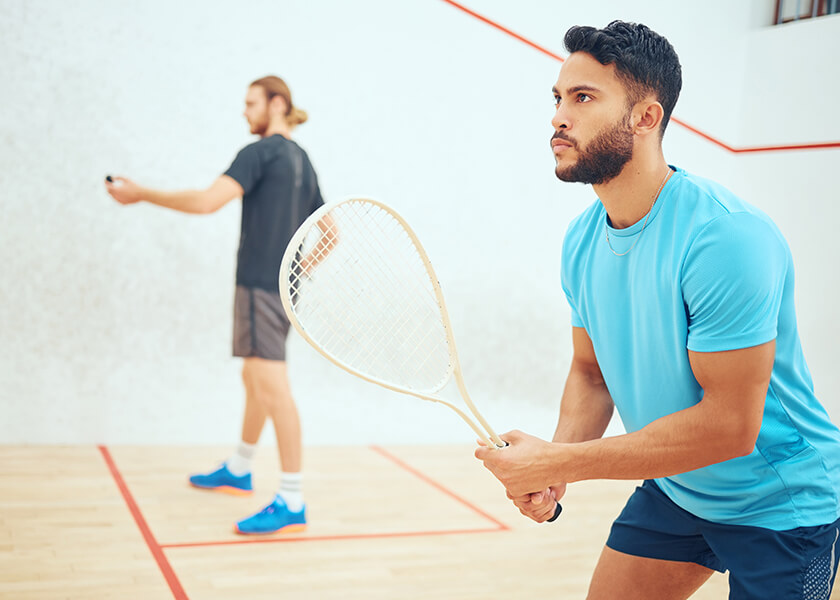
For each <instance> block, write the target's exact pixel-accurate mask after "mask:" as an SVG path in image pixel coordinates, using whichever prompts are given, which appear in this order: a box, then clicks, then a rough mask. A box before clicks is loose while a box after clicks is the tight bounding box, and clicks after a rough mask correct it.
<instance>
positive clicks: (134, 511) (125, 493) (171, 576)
mask: <svg viewBox="0 0 840 600" xmlns="http://www.w3.org/2000/svg"><path fill="white" fill-rule="evenodd" d="M98 448H99V452H101V453H102V458H104V459H105V464H106V465H108V470H109V471H111V476H112V477H113V478H114V482H115V483H116V484H117V488H118V489H119V490H120V493H121V494H122V497H123V500H125V503H126V506H128V510H129V512H130V513H131V516H132V517H134V522H135V523H137V528H138V529H139V530H140V533H141V534H142V535H143V539H144V540H146V545H147V546H148V547H149V551H150V552H151V553H152V556H153V557H154V559H155V562H157V565H158V568H159V569H160V572H161V573H162V574H163V578H164V579H166V583H167V584H169V589H170V590H172V595H173V596H174V597H175V600H188V598H187V594H186V593H185V592H184V588H182V587H181V582H180V581H178V577H177V575H175V571H174V570H173V569H172V566H171V565H170V564H169V561H168V560H167V559H166V556H165V555H164V554H163V548H162V546H161V545H160V544H158V542H157V540H156V539H155V536H154V535H153V534H152V530H151V529H149V525H148V524H147V523H146V519H145V518H143V513H142V512H140V507H138V506H137V502H135V501H134V496H132V495H131V491H129V489H128V486H127V485H126V484H125V480H124V479H123V477H122V475H121V474H120V471H119V469H117V465H116V463H115V462H114V459H113V458H112V457H111V453H110V452H109V451H108V448H106V447H105V446H98Z"/></svg>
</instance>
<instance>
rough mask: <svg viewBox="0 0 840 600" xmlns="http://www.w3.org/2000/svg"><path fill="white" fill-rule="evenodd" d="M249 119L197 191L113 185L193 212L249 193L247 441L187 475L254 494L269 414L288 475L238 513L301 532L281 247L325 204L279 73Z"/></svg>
mask: <svg viewBox="0 0 840 600" xmlns="http://www.w3.org/2000/svg"><path fill="white" fill-rule="evenodd" d="M244 115H245V118H246V119H247V120H248V124H249V125H250V127H251V133H253V134H256V135H259V136H260V140H259V141H257V142H254V143H253V144H250V145H248V146H246V147H245V148H243V149H242V150H241V151H240V152H239V154H238V155H237V156H236V159H235V160H234V161H233V164H231V165H230V167H229V168H228V170H227V171H225V173H224V174H223V175H221V176H220V177H219V178H218V179H216V181H215V182H213V184H212V185H211V186H210V187H209V188H207V189H205V190H200V191H180V192H164V191H159V190H153V189H149V188H145V187H141V186H139V185H137V184H135V183H134V182H132V181H131V180H129V179H127V178H124V177H114V178H109V181H106V184H105V186H106V189H107V190H108V193H109V194H111V196H113V197H114V199H115V200H117V201H118V202H120V203H121V204H133V203H136V202H140V201H146V202H151V203H152V204H157V205H158V206H163V207H166V208H171V209H174V210H178V211H181V212H186V213H201V214H206V213H211V212H214V211H216V210H218V209H219V208H221V207H222V206H224V205H225V204H226V203H227V202H229V201H231V200H233V199H234V198H238V197H240V196H241V197H242V229H241V237H240V241H239V252H238V260H237V269H236V296H235V303H234V304H235V308H234V313H235V314H234V328H233V337H234V340H233V354H234V356H240V357H243V358H244V365H243V369H242V379H243V381H244V384H245V397H246V402H245V415H244V418H243V425H242V441H241V442H240V444H239V447H238V448H237V449H236V451H235V452H234V454H233V455H232V456H231V457H230V458H229V459H228V460H227V461H225V462H224V463H223V464H222V465H221V466H220V467H219V468H218V469H217V470H215V471H213V472H211V473H207V474H200V475H193V476H191V477H190V483H191V484H192V485H194V486H196V487H199V488H204V489H212V490H217V491H224V492H227V493H233V494H237V495H246V494H250V493H251V492H252V490H253V487H252V484H251V461H252V459H253V455H254V451H255V449H256V443H257V441H258V439H259V436H260V433H261V432H262V429H263V425H264V424H265V421H266V419H267V418H271V420H272V421H273V423H274V428H275V433H276V437H277V445H278V450H279V454H280V465H281V468H282V471H283V473H282V476H281V481H280V489H279V491H278V492H277V494H276V496H275V497H274V499H273V500H272V502H271V503H269V504H268V506H266V507H265V508H264V509H263V510H261V511H259V512H257V513H256V514H254V515H252V516H251V517H248V518H246V519H243V520H242V521H239V522H238V523H237V524H236V530H237V531H238V532H239V533H243V534H258V533H273V532H276V531H281V530H282V531H301V530H302V529H304V528H305V527H306V516H305V512H306V511H305V505H304V503H303V494H302V491H301V474H300V470H301V434H300V420H299V418H298V413H297V408H296V406H295V403H294V400H293V398H292V395H291V391H290V388H289V383H288V377H287V373H286V362H285V360H286V352H285V342H286V334H287V333H288V331H289V321H288V320H287V318H286V315H285V313H284V312H283V307H282V304H281V302H280V296H279V294H278V279H277V278H278V272H279V270H280V261H281V259H282V258H283V253H284V251H285V249H286V246H287V245H288V243H289V240H290V239H291V237H292V235H293V234H294V232H295V231H296V230H297V228H298V227H299V226H300V224H301V223H303V221H304V220H305V219H306V218H307V217H308V216H309V215H310V214H311V213H312V212H314V211H315V210H316V209H317V208H318V207H319V206H321V205H322V204H323V203H324V202H323V200H322V198H321V192H320V190H319V188H318V180H317V177H316V175H315V171H314V169H313V168H312V163H310V162H309V157H308V156H307V155H306V152H304V151H303V150H302V149H301V148H300V147H299V146H298V145H297V144H296V143H295V142H293V141H292V140H291V132H292V129H293V128H294V127H295V126H297V125H299V124H301V123H303V122H305V121H306V119H307V116H306V113H305V112H304V111H302V110H300V109H298V108H297V107H295V106H294V104H293V103H292V98H291V93H290V91H289V88H288V87H287V86H286V84H285V83H284V82H283V80H282V79H280V78H279V77H274V76H268V77H263V78H262V79H258V80H257V81H255V82H253V83H252V84H251V86H250V87H249V88H248V93H247V95H246V97H245V112H244Z"/></svg>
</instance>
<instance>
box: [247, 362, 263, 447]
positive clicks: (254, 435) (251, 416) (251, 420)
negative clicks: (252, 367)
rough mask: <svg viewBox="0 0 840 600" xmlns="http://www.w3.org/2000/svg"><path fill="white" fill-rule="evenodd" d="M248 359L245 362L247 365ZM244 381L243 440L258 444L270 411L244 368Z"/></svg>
mask: <svg viewBox="0 0 840 600" xmlns="http://www.w3.org/2000/svg"><path fill="white" fill-rule="evenodd" d="M247 362H248V361H247V359H246V360H245V364H246V365H247ZM242 383H243V384H244V385H245V414H244V415H243V417H242V441H243V442H245V443H246V444H254V445H255V444H256V443H257V442H258V441H259V439H260V434H262V430H263V427H264V426H265V420H266V418H267V417H268V411H267V410H266V408H265V406H264V405H263V403H262V402H260V400H259V398H257V393H256V391H255V390H254V386H253V385H252V384H251V382H250V381H249V374H248V372H247V371H246V369H245V367H244V366H243V368H242Z"/></svg>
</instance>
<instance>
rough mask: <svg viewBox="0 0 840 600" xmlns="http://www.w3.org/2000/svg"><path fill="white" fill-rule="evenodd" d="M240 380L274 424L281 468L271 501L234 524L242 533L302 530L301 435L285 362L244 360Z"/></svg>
mask: <svg viewBox="0 0 840 600" xmlns="http://www.w3.org/2000/svg"><path fill="white" fill-rule="evenodd" d="M243 377H244V379H245V381H246V384H245V385H246V389H247V390H248V393H249V394H250V395H251V396H252V397H253V398H254V399H255V400H256V402H257V403H259V404H260V406H262V408H263V409H264V411H265V413H266V414H267V415H268V416H269V417H270V418H271V420H272V421H273V423H274V431H275V434H276V437H277V448H278V452H279V455H280V466H281V469H282V471H283V473H282V476H281V483H280V489H279V491H278V492H277V495H276V496H275V497H274V499H273V500H272V502H271V503H270V504H269V505H268V506H266V507H265V508H263V509H262V510H261V511H259V512H257V513H256V514H254V515H252V516H250V517H248V518H247V519H243V520H242V521H239V522H238V523H237V524H236V531H238V532H239V533H243V534H265V533H275V532H278V531H284V532H291V531H301V530H303V529H305V528H306V510H305V505H304V503H303V495H302V493H301V475H300V469H301V455H302V448H301V432H300V419H299V417H298V412H297V407H296V406H295V402H294V400H293V398H292V393H291V389H290V387H289V382H288V377H287V375H286V363H285V361H282V360H270V359H265V358H258V357H248V358H246V359H245V365H244V367H243Z"/></svg>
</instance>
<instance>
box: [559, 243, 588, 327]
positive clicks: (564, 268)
mask: <svg viewBox="0 0 840 600" xmlns="http://www.w3.org/2000/svg"><path fill="white" fill-rule="evenodd" d="M569 237H570V236H569V233H568V232H567V233H566V237H565V239H564V240H563V258H562V264H561V267H560V284H561V286H562V287H563V293H564V294H565V295H566V301H567V302H568V303H569V308H570V309H571V311H572V327H584V324H583V319H581V317H580V313H579V312H578V308H577V306H576V303H575V296H574V294H573V293H572V288H573V287H574V284H573V283H572V281H571V280H572V278H573V275H572V272H573V269H572V261H573V259H572V257H571V256H570V254H571V253H570V251H569V247H570V246H571V245H572V244H571V242H570V241H569Z"/></svg>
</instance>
